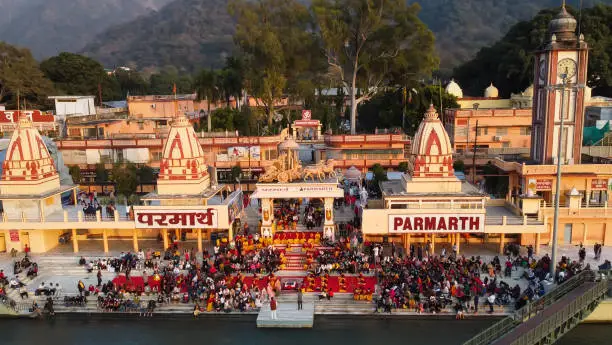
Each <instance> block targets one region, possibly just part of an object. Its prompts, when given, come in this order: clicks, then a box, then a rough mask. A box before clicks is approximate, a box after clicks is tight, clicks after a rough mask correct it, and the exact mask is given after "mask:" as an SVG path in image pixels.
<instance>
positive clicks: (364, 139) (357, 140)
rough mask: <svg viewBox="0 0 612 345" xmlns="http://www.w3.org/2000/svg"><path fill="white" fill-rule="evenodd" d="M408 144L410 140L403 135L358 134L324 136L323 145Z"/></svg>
mask: <svg viewBox="0 0 612 345" xmlns="http://www.w3.org/2000/svg"><path fill="white" fill-rule="evenodd" d="M374 143H379V144H381V143H384V144H404V145H406V144H410V143H411V138H410V137H409V136H407V135H405V134H358V135H326V136H325V144H326V145H328V146H334V147H341V146H343V144H374Z"/></svg>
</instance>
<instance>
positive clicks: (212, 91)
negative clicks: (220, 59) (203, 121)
mask: <svg viewBox="0 0 612 345" xmlns="http://www.w3.org/2000/svg"><path fill="white" fill-rule="evenodd" d="M195 90H196V94H197V99H198V100H204V99H205V100H206V107H207V111H206V116H207V118H208V119H207V129H208V132H210V131H211V130H212V113H211V112H210V105H211V103H216V102H217V101H218V100H219V99H220V98H221V92H220V90H219V82H218V74H217V72H215V71H213V70H202V71H200V73H199V74H198V75H197V77H196V78H195Z"/></svg>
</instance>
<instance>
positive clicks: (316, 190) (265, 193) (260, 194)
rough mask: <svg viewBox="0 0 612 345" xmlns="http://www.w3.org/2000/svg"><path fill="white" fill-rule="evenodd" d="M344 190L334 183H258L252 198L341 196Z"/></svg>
mask: <svg viewBox="0 0 612 345" xmlns="http://www.w3.org/2000/svg"><path fill="white" fill-rule="evenodd" d="M343 196H344V191H343V190H342V189H341V188H338V185H337V184H336V183H307V182H305V183H286V184H282V183H271V184H258V185H257V186H256V189H255V194H254V195H253V196H252V197H253V198H273V199H282V198H342V197H343Z"/></svg>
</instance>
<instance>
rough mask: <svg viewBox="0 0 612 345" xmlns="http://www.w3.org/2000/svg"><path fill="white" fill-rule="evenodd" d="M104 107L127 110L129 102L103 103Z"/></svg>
mask: <svg viewBox="0 0 612 345" xmlns="http://www.w3.org/2000/svg"><path fill="white" fill-rule="evenodd" d="M102 105H105V106H107V107H109V108H127V101H108V102H102Z"/></svg>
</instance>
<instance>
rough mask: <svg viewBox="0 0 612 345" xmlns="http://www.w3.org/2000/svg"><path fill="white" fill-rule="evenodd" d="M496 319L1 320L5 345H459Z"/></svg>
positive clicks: (588, 344) (605, 330) (581, 338)
mask: <svg viewBox="0 0 612 345" xmlns="http://www.w3.org/2000/svg"><path fill="white" fill-rule="evenodd" d="M493 322H494V320H491V319H467V320H463V321H455V320H452V319H448V318H443V319H437V320H434V319H426V320H414V319H400V318H393V319H370V318H367V319H366V318H352V319H348V318H328V317H317V318H316V321H315V327H314V328H313V329H301V330H300V329H298V330H296V329H257V328H256V327H255V318H254V317H246V316H245V317H235V318H231V319H227V318H223V319H215V318H211V317H208V318H202V319H198V320H194V319H192V318H187V317H181V318H172V319H159V318H154V319H129V320H126V319H118V318H90V317H82V318H78V317H72V316H70V317H66V316H61V317H57V318H56V319H53V320H0V344H2V345H22V344H28V345H29V344H35V345H47V344H49V345H72V344H75V345H111V344H112V345H141V344H146V345H154V344H165V345H168V344H172V345H173V344H214V345H222V344H239V345H251V344H271V345H276V344H279V345H280V344H287V345H302V344H303V345H327V344H334V345H344V344H346V345H348V344H350V345H366V344H368V345H370V344H372V345H374V344H376V345H392V344H393V345H394V344H410V345H419V344H423V345H454V344H461V343H462V342H463V341H465V340H467V339H469V338H470V337H471V336H473V335H474V334H476V333H477V332H478V331H479V330H481V329H483V328H485V327H487V326H488V325H490V324H491V323H493ZM611 339H612V327H611V326H610V325H581V326H578V327H577V328H576V329H574V330H573V331H572V332H571V333H570V334H568V335H566V336H565V337H564V338H563V339H562V340H561V341H560V342H558V343H557V344H558V345H597V344H610V341H611Z"/></svg>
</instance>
